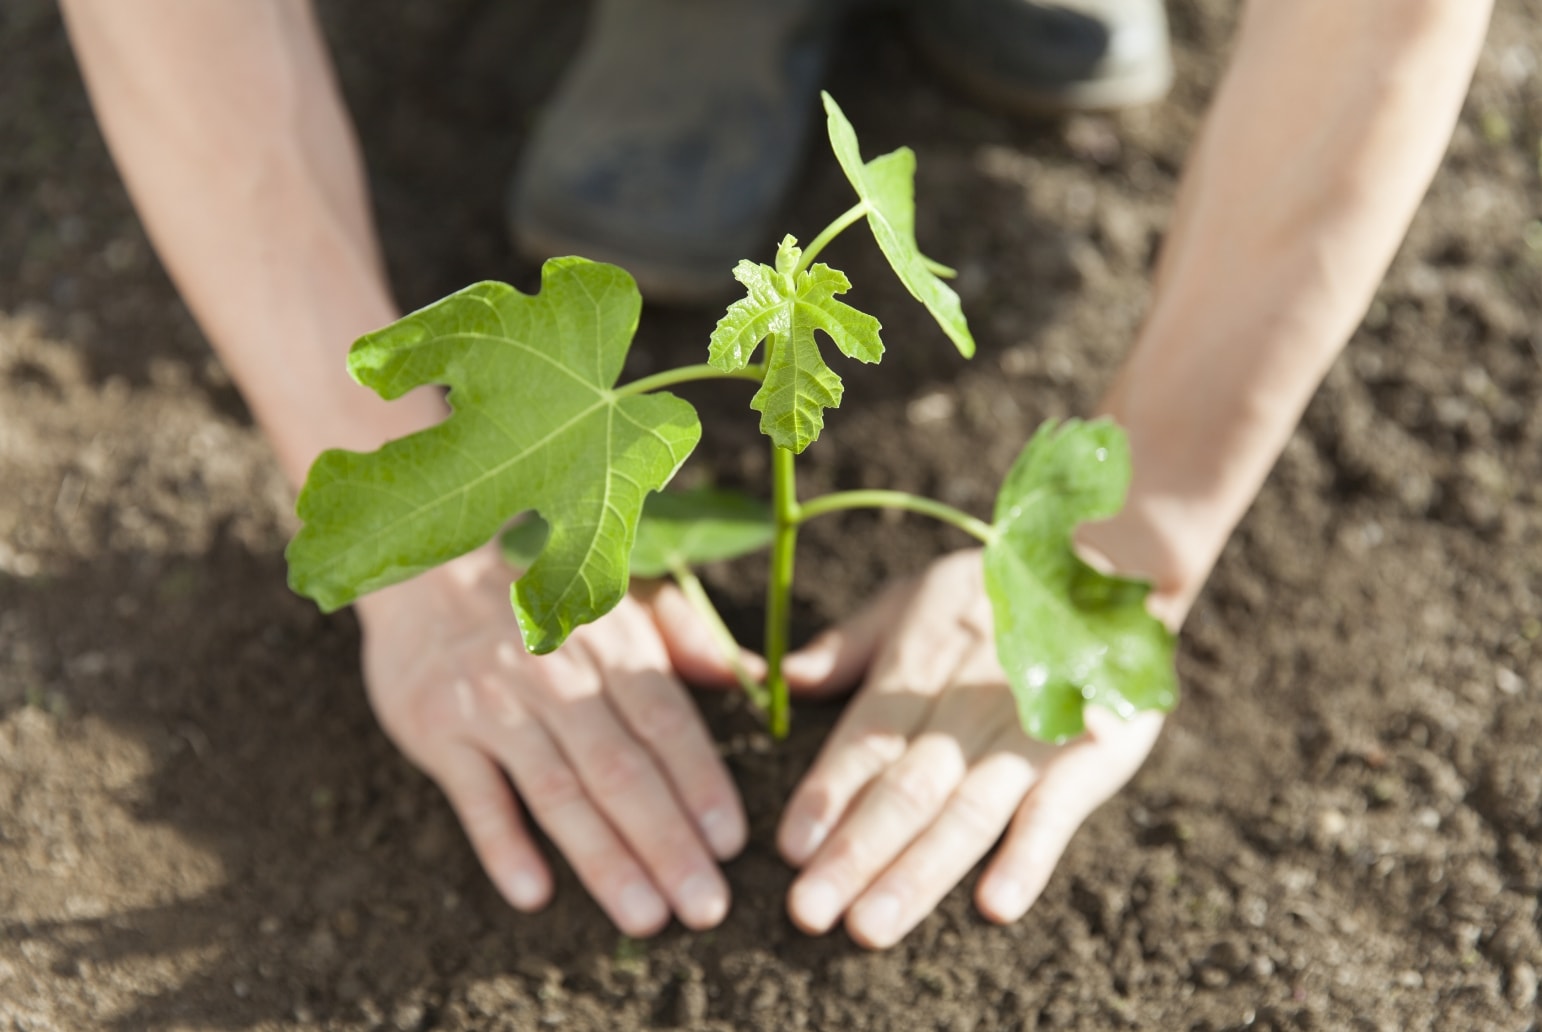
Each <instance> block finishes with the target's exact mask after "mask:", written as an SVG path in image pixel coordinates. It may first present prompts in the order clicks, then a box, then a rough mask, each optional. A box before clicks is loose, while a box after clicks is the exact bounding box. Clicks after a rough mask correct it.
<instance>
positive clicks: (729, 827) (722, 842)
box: [701, 806, 744, 860]
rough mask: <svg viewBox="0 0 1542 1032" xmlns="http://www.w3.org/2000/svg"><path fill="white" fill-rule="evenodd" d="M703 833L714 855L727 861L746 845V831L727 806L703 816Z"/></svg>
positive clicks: (709, 811)
mask: <svg viewBox="0 0 1542 1032" xmlns="http://www.w3.org/2000/svg"><path fill="white" fill-rule="evenodd" d="M701 833H702V836H703V837H704V838H706V840H707V845H709V846H711V847H712V855H713V856H715V857H717V858H718V859H719V860H727V859H728V858H729V857H731V856H733V855H734V854H735V853H737V852H738V851H739V850H740V848H742V847H743V845H744V829H743V827H742V826H741V825H740V822H739V821H738V819H737V818H736V817H735V815H734V812H733V810H731V809H729V808H728V807H726V806H722V807H718V808H717V809H716V810H708V811H707V812H706V813H704V814H702V815H701Z"/></svg>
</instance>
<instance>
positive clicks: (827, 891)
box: [792, 878, 841, 935]
mask: <svg viewBox="0 0 1542 1032" xmlns="http://www.w3.org/2000/svg"><path fill="white" fill-rule="evenodd" d="M792 911H793V914H794V915H795V916H796V917H797V918H799V920H800V923H801V924H802V925H803V927H804V928H805V929H807V930H808V931H810V932H813V933H814V934H816V935H818V934H822V933H824V932H827V931H829V930H830V926H831V925H833V924H835V919H836V918H837V917H840V916H841V900H840V897H839V896H837V895H836V894H835V886H834V885H831V884H830V883H829V882H827V881H825V880H824V879H823V878H815V879H813V880H811V881H803V882H799V883H798V884H797V885H795V886H793V890H792Z"/></svg>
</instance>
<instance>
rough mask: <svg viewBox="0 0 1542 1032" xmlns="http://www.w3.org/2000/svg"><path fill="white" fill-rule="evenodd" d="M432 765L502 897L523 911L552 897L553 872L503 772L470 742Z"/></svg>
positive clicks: (537, 906)
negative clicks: (470, 744)
mask: <svg viewBox="0 0 1542 1032" xmlns="http://www.w3.org/2000/svg"><path fill="white" fill-rule="evenodd" d="M432 770H433V776H434V780H435V781H437V782H438V783H439V787H440V788H441V789H443V790H444V794H445V795H446V796H447V797H448V798H449V800H450V805H451V806H452V807H454V809H455V815H456V816H457V817H458V818H460V824H461V827H462V828H465V829H466V835H467V837H468V838H470V840H471V847H472V848H473V849H474V850H476V854H477V859H478V860H480V861H481V862H482V869H483V870H485V871H486V872H487V875H488V877H490V878H491V879H492V881H493V884H494V885H495V886H497V887H498V891H499V893H500V894H501V895H502V896H503V898H504V899H506V900H508V901H509V904H510V905H511V906H513V907H514V908H515V909H516V910H523V911H526V912H529V911H534V910H539V909H541V908H542V907H544V906H545V905H546V904H547V903H548V902H550V901H551V894H552V879H551V871H550V869H549V868H548V867H547V866H546V861H545V860H544V859H543V858H542V857H541V854H540V851H539V850H538V849H537V848H536V845H535V842H534V841H533V840H532V838H531V836H530V832H529V831H528V830H527V829H526V827H525V822H524V819H523V818H522V817H521V816H520V813H519V804H518V802H517V801H516V800H515V799H514V793H513V792H512V791H511V790H510V788H509V783H508V781H507V780H505V778H504V776H503V771H501V770H499V769H498V767H497V765H496V764H494V763H493V761H492V760H490V759H488V758H487V757H486V756H485V755H483V754H482V753H480V752H478V751H477V750H476V749H474V748H471V747H470V746H452V747H451V749H450V750H449V751H448V752H447V753H446V754H445V755H444V756H443V757H442V758H440V760H439V761H438V762H437V763H435V764H434V765H433V768H432Z"/></svg>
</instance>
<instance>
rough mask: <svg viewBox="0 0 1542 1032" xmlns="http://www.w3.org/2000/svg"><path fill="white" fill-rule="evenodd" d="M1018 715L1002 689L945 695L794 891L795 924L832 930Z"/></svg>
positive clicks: (814, 930) (953, 691) (854, 807)
mask: <svg viewBox="0 0 1542 1032" xmlns="http://www.w3.org/2000/svg"><path fill="white" fill-rule="evenodd" d="M1011 716H1012V713H1011V696H1010V695H1009V694H1008V693H1007V692H1005V691H1004V690H1002V689H1001V687H1000V686H999V685H997V684H991V685H990V686H988V687H985V688H981V689H977V690H971V689H965V688H954V689H951V690H950V691H949V692H948V693H947V694H946V695H944V696H943V697H942V699H941V700H940V701H939V703H938V706H937V710H936V712H935V714H934V716H933V718H932V719H931V720H930V721H929V722H928V725H927V729H926V731H925V732H923V733H922V734H921V735H919V736H918V737H917V738H916V739H915V740H914V741H913V742H912V743H911V746H910V748H909V750H908V751H907V752H906V753H905V755H904V756H903V757H902V758H901V759H900V760H899V761H898V762H896V763H894V764H893V765H892V766H890V767H889V768H888V769H887V770H886V771H884V772H883V773H882V774H881V775H879V776H878V777H876V778H874V779H873V780H872V782H871V783H870V784H869V785H868V786H867V790H866V791H865V792H863V793H862V795H861V797H860V798H859V799H858V800H857V801H856V802H855V803H853V805H852V806H851V809H850V810H849V812H848V813H846V814H845V815H844V816H843V817H842V818H841V821H840V824H839V826H838V827H837V828H836V830H835V831H834V832H832V833H831V835H830V838H829V841H828V842H826V843H825V845H824V846H822V847H821V848H820V850H819V852H818V853H817V854H816V855H815V856H814V858H813V859H812V860H811V861H809V863H808V866H807V867H806V869H805V870H804V873H803V875H802V877H800V878H799V879H798V881H797V882H796V883H795V884H794V885H793V887H792V891H791V893H790V894H789V896H788V912H789V914H790V915H791V917H792V919H793V922H794V923H795V924H797V925H798V926H799V927H800V928H802V929H803V930H804V931H807V932H810V933H812V934H821V933H823V932H825V931H828V930H829V928H830V927H831V926H832V925H833V924H834V923H835V922H836V920H838V919H839V918H840V915H841V914H842V913H844V912H845V911H846V909H847V907H849V906H850V905H851V903H852V901H853V900H855V899H856V898H857V897H858V896H859V895H861V894H862V893H863V892H864V891H865V890H866V889H867V888H868V887H869V886H870V885H871V884H872V883H873V882H874V880H876V879H877V878H878V877H879V875H880V874H882V873H883V871H884V870H885V869H886V868H888V867H889V865H890V864H891V863H893V862H894V860H895V858H896V857H898V856H899V855H900V854H901V853H903V852H904V851H905V849H906V848H907V847H908V846H909V845H910V844H911V843H912V842H913V841H914V840H915V839H916V837H917V836H919V835H921V834H922V833H923V832H924V831H925V830H926V829H927V828H928V827H929V826H930V825H931V824H932V822H933V821H934V820H936V819H937V816H938V814H939V813H941V812H942V810H943V807H944V805H945V804H946V803H947V802H948V799H949V797H950V796H951V795H952V794H953V791H954V789H955V788H957V787H958V785H959V784H960V783H961V782H962V781H963V780H964V777H965V775H966V774H967V773H968V770H969V765H970V762H971V760H972V759H973V758H974V757H975V756H976V755H978V754H979V753H980V752H981V751H982V749H983V747H984V746H985V745H986V744H987V743H988V742H989V741H990V740H991V739H992V738H993V737H995V735H996V734H997V731H998V729H999V728H1000V727H1001V726H1002V724H1003V722H1004V721H1005V720H1008V719H1010V718H1011ZM1014 802H1015V800H1014ZM1008 814H1010V810H1009V811H1008ZM1006 816H1007V815H1003V817H1002V820H1001V824H1000V825H998V826H997V828H996V830H997V832H999V831H1000V830H1001V828H1002V827H1004V826H1005V825H1006Z"/></svg>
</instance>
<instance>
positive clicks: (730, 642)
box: [669, 564, 771, 713]
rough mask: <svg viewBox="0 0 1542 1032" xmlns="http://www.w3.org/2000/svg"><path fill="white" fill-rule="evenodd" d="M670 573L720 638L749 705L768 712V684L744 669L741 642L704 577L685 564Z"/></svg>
mask: <svg viewBox="0 0 1542 1032" xmlns="http://www.w3.org/2000/svg"><path fill="white" fill-rule="evenodd" d="M669 575H670V576H671V577H673V578H674V579H675V583H676V584H678V585H680V591H681V592H682V593H683V594H684V595H685V597H686V599H687V600H688V601H689V602H690V603H691V605H693V606H695V607H696V612H698V613H700V614H701V617H702V619H704V620H706V621H707V626H708V627H709V628H711V630H712V636H713V637H714V638H716V639H717V643H718V645H719V646H720V647H721V648H722V650H723V656H724V658H726V659H727V660H728V665H729V667H730V668H732V670H733V672H734V679H735V680H737V681H738V682H739V687H740V688H743V689H744V694H745V697H746V698H748V699H749V700H750V705H751V706H754V707H755V708H756V709H758V710H759V711H760V712H762V713H766V712H767V711H769V710H770V708H771V703H770V699H769V698H768V696H767V692H766V689H765V687H764V686H763V685H760V684H757V683H756V681H755V679H754V678H753V677H751V676H750V675H749V671H747V670H745V669H744V661H743V660H742V659H740V658H739V642H738V640H737V639H735V638H734V632H733V631H730V630H729V629H728V625H727V624H726V623H724V622H723V615H722V614H721V613H719V612H718V611H717V606H715V605H713V604H712V599H711V597H710V596H709V595H708V594H707V589H706V587H705V586H704V585H703V584H702V583H701V578H700V577H697V576H696V574H694V573H692V572H691V568H690V567H689V566H685V565H684V564H681V565H678V566H674V567H671V568H670V571H669Z"/></svg>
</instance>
